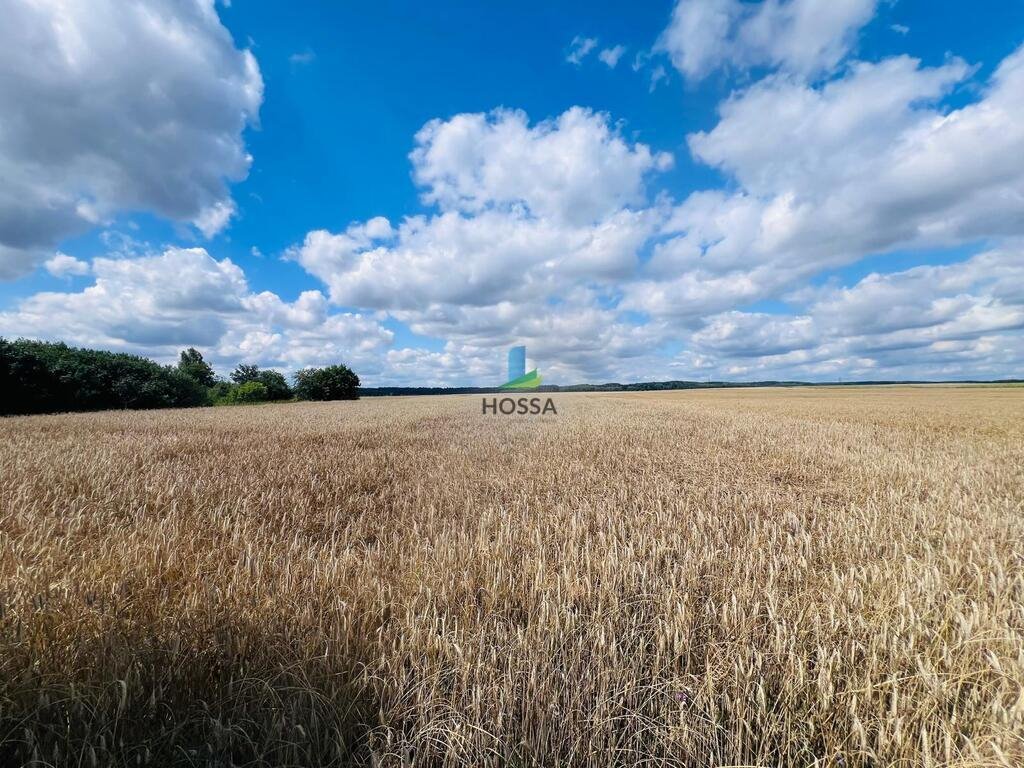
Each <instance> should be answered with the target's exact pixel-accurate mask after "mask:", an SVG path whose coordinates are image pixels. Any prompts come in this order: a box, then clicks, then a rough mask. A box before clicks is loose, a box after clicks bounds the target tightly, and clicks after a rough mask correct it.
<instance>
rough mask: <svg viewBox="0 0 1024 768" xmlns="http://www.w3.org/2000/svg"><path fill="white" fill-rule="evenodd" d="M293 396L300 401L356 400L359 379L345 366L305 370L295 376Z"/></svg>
mask: <svg viewBox="0 0 1024 768" xmlns="http://www.w3.org/2000/svg"><path fill="white" fill-rule="evenodd" d="M295 396H296V397H298V398H299V399H300V400H357V399H358V398H359V377H358V376H356V375H355V374H354V373H353V372H352V370H351V369H350V368H349V367H348V366H346V365H329V366H327V367H326V368H305V369H303V370H301V371H299V372H298V373H296V374H295Z"/></svg>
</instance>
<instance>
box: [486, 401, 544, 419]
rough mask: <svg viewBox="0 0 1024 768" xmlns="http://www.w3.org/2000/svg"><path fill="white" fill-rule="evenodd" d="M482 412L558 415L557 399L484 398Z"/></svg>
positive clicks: (493, 413)
mask: <svg viewBox="0 0 1024 768" xmlns="http://www.w3.org/2000/svg"><path fill="white" fill-rule="evenodd" d="M482 413H484V414H485V415H486V414H492V415H495V416H496V415H498V414H499V413H500V414H502V415H503V416H512V415H517V416H526V415H527V414H530V415H532V416H537V415H540V416H545V415H547V414H549V413H553V414H555V415H556V416H557V415H558V411H557V410H556V409H555V401H554V400H552V399H551V398H550V397H546V398H540V397H492V398H486V397H485V398H484V399H483V411H482Z"/></svg>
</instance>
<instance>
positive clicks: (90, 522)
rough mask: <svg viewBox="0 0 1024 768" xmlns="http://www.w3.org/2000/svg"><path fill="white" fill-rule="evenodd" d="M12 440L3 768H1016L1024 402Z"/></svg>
mask: <svg viewBox="0 0 1024 768" xmlns="http://www.w3.org/2000/svg"><path fill="white" fill-rule="evenodd" d="M555 398H556V404H557V406H558V410H559V415H557V416H545V417H503V416H490V415H487V416H484V415H481V414H480V399H479V397H436V398H420V399H411V398H410V399H406V398H389V399H366V400H362V401H359V402H353V403H331V404H285V405H275V406H259V407H247V408H223V409H199V410H189V411H165V412H124V413H99V414H82V415H59V416H42V417H26V418H12V419H4V420H2V421H0V436H2V444H0V471H2V474H0V577H2V587H3V591H2V595H0V762H2V763H3V764H5V765H6V764H11V765H19V764H23V763H27V764H36V765H76V766H77V765H83V766H93V765H96V766H103V765H137V764H152V765H168V764H187V765H208V764H209V765H250V764H252V765H256V764H258V765H273V766H284V765H289V766H291V765H344V764H366V765H369V764H373V765H378V766H400V765H421V766H434V765H452V766H456V765H467V764H473V765H565V766H577V765H580V766H601V767H602V768H603V767H604V766H609V765H624V766H625V765H629V766H639V765H679V766H708V765H746V766H751V765H765V766H776V765H801V766H802V765H822V766H824V765H829V766H837V765H843V766H860V765H863V766H867V765H906V766H936V765H962V766H966V765H991V766H1019V765H1021V764H1024V741H1022V732H1024V689H1022V678H1024V544H1022V533H1024V509H1022V505H1024V389H1013V388H995V387H989V388H982V387H917V388H864V389H859V388H845V389H791V390H722V391H702V392H682V393H659V394H630V395H620V394H607V395H556V396H555Z"/></svg>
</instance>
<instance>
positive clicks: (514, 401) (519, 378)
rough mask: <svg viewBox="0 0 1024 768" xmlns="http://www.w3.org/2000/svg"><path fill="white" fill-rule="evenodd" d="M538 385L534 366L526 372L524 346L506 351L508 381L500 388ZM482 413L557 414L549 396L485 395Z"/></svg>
mask: <svg viewBox="0 0 1024 768" xmlns="http://www.w3.org/2000/svg"><path fill="white" fill-rule="evenodd" d="M539 386H540V374H538V373H537V369H536V368H534V369H533V370H532V371H530V372H529V373H527V372H526V347H512V348H511V349H510V350H509V351H508V381H506V382H505V383H504V384H502V385H501V389H503V390H509V391H520V392H521V391H522V390H524V389H536V388H537V387H539ZM482 408H483V410H482V411H481V412H482V413H483V414H485V415H486V414H491V415H495V416H496V415H498V414H501V415H502V416H513V415H515V416H526V415H531V416H545V415H547V414H549V413H553V414H556V415H557V414H558V410H557V409H556V408H555V401H554V400H552V399H551V398H550V397H546V398H540V397H491V398H487V397H485V398H484V399H483V405H482Z"/></svg>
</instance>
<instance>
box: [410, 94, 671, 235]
mask: <svg viewBox="0 0 1024 768" xmlns="http://www.w3.org/2000/svg"><path fill="white" fill-rule="evenodd" d="M410 159H411V160H412V164H413V174H414V178H415V180H416V182H417V183H418V184H419V185H421V186H422V187H424V193H423V200H424V202H426V203H436V204H437V205H438V206H439V207H440V208H441V209H442V210H445V211H449V210H459V211H467V212H471V213H475V212H479V211H482V210H485V209H488V208H497V207H503V208H510V207H515V206H523V207H525V208H526V209H528V210H529V212H530V213H532V214H534V215H536V216H540V217H547V218H552V219H557V220H561V221H566V222H570V223H583V222H590V221H594V220H596V219H599V218H600V217H602V216H606V215H608V214H609V213H612V212H614V211H616V210H618V209H620V208H622V207H623V206H627V205H633V204H638V203H642V202H643V200H644V177H645V175H646V174H648V173H649V172H651V171H653V170H660V169H665V168H667V167H669V166H670V165H671V163H672V157H671V155H669V154H667V153H653V152H651V150H650V149H649V148H648V147H647V146H646V145H644V144H630V143H629V142H627V141H626V140H625V139H624V138H623V137H622V136H621V135H619V133H618V132H617V131H616V129H615V127H614V126H613V125H611V123H610V121H609V118H608V116H607V115H604V114H600V113H595V112H592V111H590V110H587V109H583V108H581V107H573V108H571V109H569V110H567V111H566V112H564V113H563V114H562V115H560V116H559V117H558V118H556V119H555V120H546V121H543V122H540V123H537V124H536V125H533V126H530V125H529V120H528V118H527V116H526V114H525V113H524V112H522V111H510V110H496V111H494V112H491V113H490V114H479V113H478V114H460V115H456V116H455V117H453V118H451V119H450V120H432V121H430V122H429V123H427V124H426V125H425V126H424V127H423V128H422V129H421V130H420V131H419V133H417V134H416V148H415V149H414V150H413V152H412V154H411V155H410Z"/></svg>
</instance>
